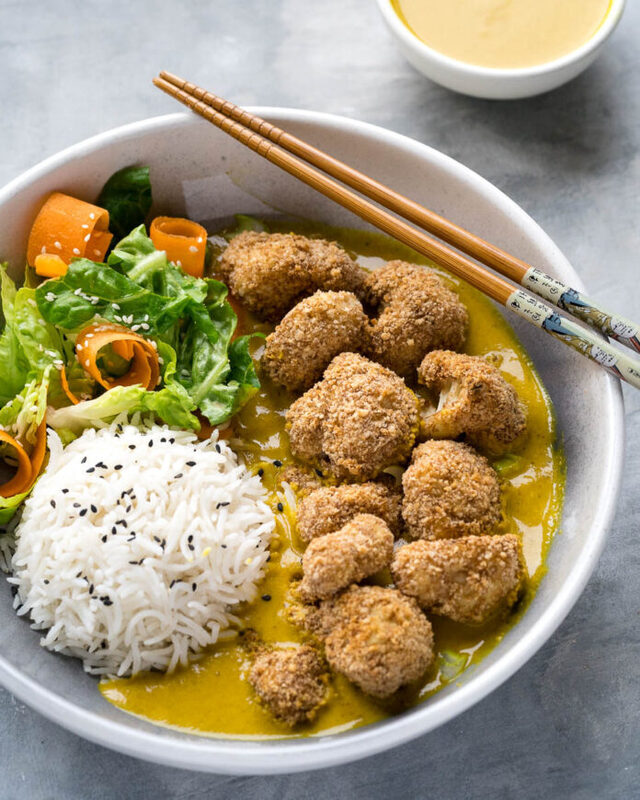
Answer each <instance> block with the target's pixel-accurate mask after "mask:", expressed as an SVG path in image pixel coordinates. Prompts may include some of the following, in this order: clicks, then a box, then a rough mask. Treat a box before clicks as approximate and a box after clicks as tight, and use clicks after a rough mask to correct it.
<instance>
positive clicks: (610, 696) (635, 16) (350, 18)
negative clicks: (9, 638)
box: [0, 0, 640, 800]
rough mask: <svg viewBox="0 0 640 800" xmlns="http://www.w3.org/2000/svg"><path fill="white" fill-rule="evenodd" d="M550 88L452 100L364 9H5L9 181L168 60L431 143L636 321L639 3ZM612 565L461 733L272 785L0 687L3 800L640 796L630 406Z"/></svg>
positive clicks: (234, 89)
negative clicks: (157, 760) (39, 708)
mask: <svg viewBox="0 0 640 800" xmlns="http://www.w3.org/2000/svg"><path fill="white" fill-rule="evenodd" d="M628 5H629V8H628V9H627V12H626V15H625V17H624V19H623V22H622V24H621V27H620V28H619V29H618V31H617V32H616V34H615V36H614V38H613V40H612V41H611V42H610V45H609V47H608V48H607V50H606V52H605V53H604V55H603V57H602V58H601V59H600V60H599V61H598V62H597V63H596V64H595V65H594V66H593V67H592V68H591V69H590V70H589V71H588V72H587V73H586V74H584V75H583V76H582V77H580V78H578V79H577V80H576V81H575V82H573V83H571V84H569V85H568V86H566V87H564V88H562V89H559V90H557V91H556V92H553V93H551V94H549V95H546V96H543V97H539V98H536V99H532V100H528V101H522V102H514V103H492V102H482V101H478V100H472V99H469V98H464V97H461V96H456V95H453V94H451V93H449V92H447V91H445V90H443V89H440V88H438V87H437V86H435V85H433V84H431V83H429V82H427V81H426V80H425V79H423V78H422V77H421V76H420V75H418V74H417V73H415V72H414V71H413V70H412V69H411V68H410V67H409V66H408V65H407V64H406V63H405V62H404V60H403V59H402V58H401V56H400V55H399V54H398V53H397V52H396V50H395V49H394V46H393V43H392V42H391V40H390V38H389V37H388V35H387V32H386V30H385V29H384V28H383V26H382V23H381V21H380V19H379V17H378V13H377V10H376V8H375V4H374V2H373V0H325V2H323V3H309V2H308V0H270V1H268V0H262V2H261V0H210V2H198V0H182V2H180V3H171V2H165V1H164V0H126V1H125V0H113V1H109V2H105V1H104V0H103V2H97V0H82V2H79V0H49V1H48V2H46V1H45V0H30V2H28V3H26V2H21V1H20V0H13V2H11V0H0V109H2V114H1V115H0V184H4V183H5V182H6V181H8V180H10V179H11V178H13V177H14V176H16V175H18V174H19V173H20V172H21V171H22V170H24V169H25V168H27V167H29V166H31V165H32V164H34V163H35V162H37V161H39V160H40V159H41V158H43V157H44V156H47V155H49V154H51V153H54V152H55V151H57V150H59V149H60V148H62V147H64V146H66V145H68V144H71V143H73V142H76V141H78V140H79V139H82V138H84V137H85V136H89V135H91V134H93V133H96V132H98V131H102V130H104V129H106V128H110V127H113V126H116V125H120V124H122V123H125V122H129V121H132V120H137V119H140V118H142V117H147V116H150V115H154V114H161V113H165V112H168V111H173V110H174V104H173V103H172V102H171V101H170V100H169V99H168V98H166V97H164V96H163V95H161V94H160V93H159V92H158V91H156V90H154V89H153V88H152V87H151V85H150V79H151V77H152V76H153V75H154V74H155V73H156V72H157V71H158V70H159V69H161V68H165V69H170V70H174V71H175V72H178V73H179V74H184V75H186V76H189V77H190V78H191V79H192V80H194V81H197V82H199V83H200V84H202V85H205V86H211V87H212V88H215V89H216V90H217V91H219V92H220V93H221V94H224V95H226V96H228V97H230V98H232V99H234V100H235V101H236V102H238V103H241V104H250V103H259V104H273V105H285V106H296V107H303V108H313V109H318V110H322V111H330V112H335V113H338V114H345V115H347V116H352V117H357V118H360V119H364V120H367V121H370V122H373V123H377V124H379V125H383V126H386V127H389V128H392V129H393V130H396V131H400V132H401V133H405V134H408V135H409V136H413V137H415V138H417V139H419V140H421V141H424V142H427V143H429V144H431V145H433V146H434V147H436V148H439V149H440V150H442V151H444V152H445V153H448V154H449V155H451V156H454V157H455V158H457V159H459V160H460V161H462V162H464V163H465V164H467V165H469V166H470V167H472V168H473V169H475V170H477V171H478V172H479V173H481V174H482V175H484V176H485V177H486V178H488V179H489V180H491V181H493V182H494V183H495V184H497V185H498V186H499V187H501V188H502V189H504V190H505V191H506V192H507V193H508V194H510V195H511V196H512V197H513V198H515V200H517V201H518V202H519V203H520V204H521V205H522V206H523V207H524V208H525V209H526V210H527V211H528V212H529V213H531V214H532V216H533V217H534V218H535V219H536V220H538V222H540V223H541V225H542V226H543V227H544V228H546V230H547V231H548V232H549V233H550V235H551V236H552V237H553V238H554V239H555V240H556V242H557V243H558V244H559V245H560V247H561V248H562V249H563V250H564V252H565V253H566V254H567V255H568V256H569V258H570V259H571V260H572V261H573V263H574V264H575V265H576V267H577V268H578V269H579V270H580V271H581V273H582V274H583V276H584V280H585V282H586V284H587V286H588V288H589V289H590V291H591V293H592V294H594V295H595V296H597V297H600V298H601V299H602V301H603V303H607V304H608V305H610V306H612V307H614V308H617V309H619V310H620V311H621V312H622V313H625V314H627V315H628V316H632V317H634V316H635V317H636V318H637V317H639V316H640V303H639V301H640V280H638V266H639V262H638V251H639V250H640V206H639V203H638V196H639V191H638V187H639V186H640V154H639V145H640V91H639V88H638V87H639V85H640V61H639V56H638V53H639V52H640V50H639V48H638V44H639V43H640V4H638V3H636V2H631V3H629V4H628ZM625 394H626V404H627V419H628V431H627V445H628V452H627V459H626V465H627V473H626V478H625V481H624V485H623V489H622V495H621V499H620V508H619V512H618V515H617V518H616V520H615V523H614V526H613V529H612V531H611V537H610V540H609V545H608V547H607V549H606V552H605V554H604V556H603V558H602V560H601V562H600V564H599V566H598V568H597V570H596V572H595V574H594V576H593V578H592V579H591V581H590V583H589V585H588V587H587V589H586V591H585V593H584V594H583V596H582V598H581V599H580V601H579V602H578V604H577V605H576V607H575V609H574V610H573V611H572V613H571V614H570V615H569V617H568V619H567V620H566V622H565V623H564V624H563V625H562V627H561V628H560V630H559V631H558V632H557V634H556V635H555V636H554V637H553V638H552V640H551V641H550V642H549V643H548V644H547V645H546V646H545V647H544V648H543V649H542V650H541V651H540V652H539V653H538V655H537V656H536V657H535V658H533V659H532V660H531V661H530V662H529V663H528V665H527V666H526V667H525V668H523V669H522V670H521V671H520V672H519V673H518V674H517V675H516V676H515V677H514V678H512V679H511V680H510V681H509V682H508V683H507V684H506V685H505V686H503V687H502V688H501V689H499V690H498V691H496V692H495V693H494V694H492V695H491V696H490V697H489V698H487V699H486V700H484V701H483V702H482V703H480V704H479V705H477V706H476V707H475V708H473V709H472V710H471V711H469V712H467V713H466V714H464V715H463V716H461V717H459V718H458V719H456V720H455V721H453V722H451V723H450V724H448V725H446V726H445V727H443V728H441V729H440V730H438V731H436V732H435V733H433V734H431V735H429V736H426V737H424V738H422V739H420V740H418V741H416V742H413V743H412V744H410V745H407V746H405V747H402V748H399V749H397V750H394V751H392V752H389V753H386V754H384V755H381V756H377V757H376V758H375V759H370V760H368V761H363V762H359V763H355V764H352V765H350V766H346V767H341V768H337V769H331V770H326V771H322V772H315V773H307V774H302V775H295V776H286V777H279V778H229V777H216V776H211V775H203V774H196V773H188V772H183V771H180V770H175V769H165V768H161V767H158V766H154V765H151V764H147V763H143V762H140V761H136V760H134V759H131V758H127V757H123V756H120V755H117V754H115V753H112V752H109V751H107V750H103V749H101V748H99V747H96V746H94V745H92V744H89V743H88V742H85V741H83V740H81V739H79V738H77V737H75V736H74V735H72V734H70V733H67V732H66V731H64V730H62V729H61V728H58V727H56V726H55V725H53V724H51V723H49V722H47V721H46V720H44V719H43V718H42V717H40V716H39V715H38V714H36V713H34V712H33V711H31V710H30V709H28V708H26V707H25V706H23V705H21V704H20V703H18V702H16V701H15V700H14V699H13V698H12V697H11V696H10V695H9V694H8V693H6V692H4V691H2V690H0V798H2V800H17V798H21V800H23V799H24V798H27V799H28V800H45V798H56V799H57V798H65V800H76V798H83V800H84V799H85V798H86V799H87V800H102V799H103V798H105V799H106V798H131V799H132V800H134V799H135V800H142V798H180V799H181V800H199V799H200V798H202V799H203V800H204V798H209V797H212V798H213V797H215V798H227V797H241V798H247V800H253V799H254V798H255V800H268V799H269V798H278V800H292V799H294V798H295V799H297V798H349V800H359V799H360V798H362V799H363V800H364V799H365V798H367V799H368V798H407V800H413V798H446V799H447V800H448V799H449V798H464V800H479V799H480V798H482V799H484V798H500V799H502V798H504V799H505V800H510V799H511V798H514V800H515V798H518V800H529V798H571V799H572V800H605V799H607V798H625V799H626V798H635V797H640V788H639V786H640V766H639V755H640V753H639V750H640V688H639V687H640V633H639V629H638V622H639V616H638V614H639V612H640V600H639V599H638V588H639V585H640V584H639V579H638V573H639V568H640V542H639V540H638V521H637V520H638V508H639V506H640V498H639V494H638V488H639V484H640V428H639V426H638V424H637V423H638V416H639V414H640V394H639V393H637V392H636V393H635V394H634V393H633V392H632V391H626V392H625Z"/></svg>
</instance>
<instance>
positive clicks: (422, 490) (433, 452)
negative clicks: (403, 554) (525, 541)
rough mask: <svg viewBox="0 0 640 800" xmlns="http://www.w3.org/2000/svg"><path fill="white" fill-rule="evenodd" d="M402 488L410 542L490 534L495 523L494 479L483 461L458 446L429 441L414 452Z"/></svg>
mask: <svg viewBox="0 0 640 800" xmlns="http://www.w3.org/2000/svg"><path fill="white" fill-rule="evenodd" d="M402 488H403V490H404V498H403V500H402V516H403V517H404V521H405V523H406V525H407V533H408V535H409V537H410V538H411V539H454V538H457V537H459V536H471V535H479V534H482V533H491V531H492V530H493V529H494V528H495V526H496V525H497V524H498V522H499V521H500V515H501V508H500V484H499V482H498V476H497V474H496V472H495V470H494V469H493V467H492V466H491V465H490V464H489V462H488V461H487V459H486V458H484V456H481V455H480V454H479V453H476V451H475V450H474V449H473V448H472V447H469V445H466V444H462V443H461V442H451V441H448V440H439V441H438V440H434V441H430V442H424V444H421V445H419V446H418V447H416V449H415V450H414V451H413V457H412V459H411V465H410V466H409V467H408V468H407V469H406V470H405V472H404V474H403V476H402Z"/></svg>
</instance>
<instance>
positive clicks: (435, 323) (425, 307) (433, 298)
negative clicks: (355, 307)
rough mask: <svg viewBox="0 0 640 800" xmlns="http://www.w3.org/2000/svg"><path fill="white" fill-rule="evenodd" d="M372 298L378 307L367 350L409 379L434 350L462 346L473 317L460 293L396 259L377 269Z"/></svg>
mask: <svg viewBox="0 0 640 800" xmlns="http://www.w3.org/2000/svg"><path fill="white" fill-rule="evenodd" d="M365 297H366V300H367V302H368V303H369V304H370V305H371V306H372V307H373V308H375V309H377V311H378V318H377V319H375V320H373V322H372V325H371V329H370V333H369V337H368V342H367V347H366V352H367V355H369V356H370V357H371V358H372V359H374V360H375V361H379V362H380V363H381V364H384V366H385V367H389V369H392V370H393V371H394V372H397V373H398V375H401V376H402V377H403V378H406V379H412V378H415V374H416V369H417V368H418V365H419V364H420V362H421V361H422V359H423V358H424V356H425V354H426V353H428V352H429V351H430V350H436V349H438V350H441V349H445V348H446V349H447V350H460V349H461V348H462V347H463V346H464V342H465V338H466V334H467V327H468V324H469V316H468V314H467V309H466V308H465V306H464V305H463V304H462V302H461V301H460V298H459V297H458V295H457V294H456V293H455V292H452V291H451V289H449V288H448V287H447V286H445V284H444V282H443V281H442V280H441V279H440V278H439V277H438V276H437V275H436V274H435V273H434V272H431V271H430V270H428V269H426V268H425V267H419V266H417V265H415V264H407V263H406V262H405V261H390V262H389V263H388V264H386V265H385V266H384V267H382V268H381V269H377V270H374V271H373V272H371V273H370V274H369V275H368V277H367V281H366V284H365Z"/></svg>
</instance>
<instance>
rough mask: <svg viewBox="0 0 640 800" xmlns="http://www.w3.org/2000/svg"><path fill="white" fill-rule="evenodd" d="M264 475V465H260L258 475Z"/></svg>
mask: <svg viewBox="0 0 640 800" xmlns="http://www.w3.org/2000/svg"><path fill="white" fill-rule="evenodd" d="M263 475H264V470H263V469H262V467H260V469H259V470H258V477H259V478H261V477H262V476H263Z"/></svg>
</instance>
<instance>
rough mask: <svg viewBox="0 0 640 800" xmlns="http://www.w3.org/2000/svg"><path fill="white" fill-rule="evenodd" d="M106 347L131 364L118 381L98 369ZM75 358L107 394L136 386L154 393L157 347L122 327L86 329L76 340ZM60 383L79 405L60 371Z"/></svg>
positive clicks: (100, 325)
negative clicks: (123, 387)
mask: <svg viewBox="0 0 640 800" xmlns="http://www.w3.org/2000/svg"><path fill="white" fill-rule="evenodd" d="M107 345H111V346H112V348H113V350H114V352H115V353H116V354H117V355H119V356H121V357H122V358H125V359H127V360H128V361H130V362H131V363H130V365H129V369H128V371H127V372H126V373H125V374H124V375H121V376H120V377H119V378H112V377H110V376H105V375H104V374H103V373H102V371H101V370H100V367H99V366H98V358H99V355H100V351H101V350H102V348H103V347H106V346H107ZM76 356H77V358H78V361H79V362H80V364H81V365H82V367H83V369H84V370H85V372H88V373H89V375H91V377H92V378H93V379H94V380H95V381H97V383H99V384H100V386H102V387H103V388H104V389H107V390H108V389H112V388H113V387H114V386H133V385H134V384H141V385H142V386H143V387H144V388H145V389H148V390H153V389H155V388H156V386H157V384H158V380H159V378H160V362H159V361H158V353H157V351H156V349H155V347H154V346H153V345H152V344H151V342H150V341H148V340H147V339H145V338H144V337H143V336H140V335H139V334H137V333H135V332H134V331H131V330H129V329H128V328H123V327H121V326H119V325H111V324H94V325H89V326H88V327H86V328H84V330H82V331H81V332H80V333H79V334H78V338H77V339H76ZM60 380H61V383H62V388H63V389H64V391H65V393H66V395H67V397H68V398H69V399H70V400H71V402H72V403H74V404H75V403H78V402H79V401H78V398H77V397H76V396H75V395H74V394H73V392H72V391H71V390H70V389H69V384H68V382H67V376H66V373H65V372H64V370H62V371H61V376H60Z"/></svg>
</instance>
